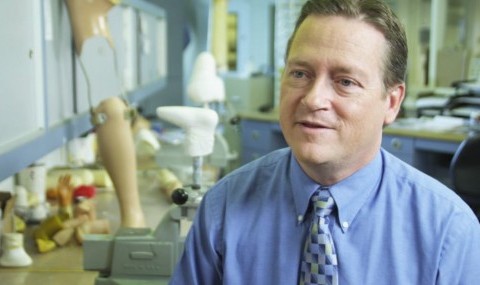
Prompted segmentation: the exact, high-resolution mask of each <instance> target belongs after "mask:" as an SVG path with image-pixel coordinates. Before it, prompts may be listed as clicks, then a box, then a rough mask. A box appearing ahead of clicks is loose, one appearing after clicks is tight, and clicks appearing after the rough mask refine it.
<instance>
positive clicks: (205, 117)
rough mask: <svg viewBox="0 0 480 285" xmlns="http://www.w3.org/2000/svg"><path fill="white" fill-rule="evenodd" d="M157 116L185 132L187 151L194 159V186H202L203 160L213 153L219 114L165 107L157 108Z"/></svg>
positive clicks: (193, 108)
mask: <svg viewBox="0 0 480 285" xmlns="http://www.w3.org/2000/svg"><path fill="white" fill-rule="evenodd" d="M157 116H158V117H159V118H160V119H162V120H165V121H168V122H170V123H172V124H175V125H177V126H179V127H181V128H182V129H183V130H184V131H185V133H186V137H185V151H186V153H187V154H188V155H189V156H191V157H193V159H194V160H193V170H194V174H193V184H194V185H196V186H200V185H201V166H202V158H203V157H204V156H206V155H208V154H210V153H212V151H213V145H214V142H215V128H216V126H217V123H218V114H217V113H216V112H215V111H213V110H210V109H204V108H197V107H187V106H165V107H158V108H157Z"/></svg>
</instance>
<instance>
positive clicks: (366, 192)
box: [290, 152, 382, 232]
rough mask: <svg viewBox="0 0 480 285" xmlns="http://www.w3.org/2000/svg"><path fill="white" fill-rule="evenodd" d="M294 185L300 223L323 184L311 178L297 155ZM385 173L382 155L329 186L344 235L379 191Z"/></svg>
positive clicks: (291, 164)
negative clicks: (372, 196) (372, 194)
mask: <svg viewBox="0 0 480 285" xmlns="http://www.w3.org/2000/svg"><path fill="white" fill-rule="evenodd" d="M290 155H291V159H290V169H291V175H292V176H291V180H290V181H291V183H292V185H291V186H292V187H291V189H292V191H293V199H294V201H295V207H296V211H297V212H296V214H297V220H298V222H299V223H301V222H303V220H304V217H305V214H306V212H307V209H308V205H309V203H310V197H311V196H312V194H313V193H314V192H315V191H316V190H317V189H318V188H319V187H321V185H319V184H318V183H316V182H315V181H314V180H313V179H311V178H310V177H309V176H308V175H307V174H306V173H305V172H304V171H303V170H302V168H301V167H300V165H299V164H298V161H297V160H296V158H295V156H294V155H293V153H290ZM381 172H382V158H381V154H380V152H378V153H377V155H376V156H375V158H374V159H373V160H372V161H371V162H370V163H368V164H367V165H366V166H364V167H363V168H361V169H360V170H358V171H357V172H355V173H354V174H352V175H351V176H349V177H347V178H345V179H343V180H342V181H340V182H338V183H336V184H334V185H331V186H329V189H330V193H331V195H332V197H333V199H334V200H335V204H336V205H337V211H338V222H339V223H340V226H341V228H342V231H343V232H346V231H347V230H348V228H349V227H350V225H351V224H352V222H353V220H354V219H355V216H356V215H357V213H358V212H359V211H360V209H361V208H362V206H363V205H364V204H365V202H366V201H367V198H368V197H369V196H370V194H371V193H372V192H373V191H374V190H375V189H377V188H378V185H379V183H380V179H381Z"/></svg>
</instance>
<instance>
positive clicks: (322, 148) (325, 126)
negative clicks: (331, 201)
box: [280, 16, 404, 184]
mask: <svg viewBox="0 0 480 285" xmlns="http://www.w3.org/2000/svg"><path fill="white" fill-rule="evenodd" d="M386 51H387V45H386V40H385V38H384V36H383V35H382V34H381V33H380V32H379V31H377V30H376V29H375V28H374V27H372V26H370V25H368V24H366V23H364V22H362V21H360V20H355V19H346V18H343V17H339V16H329V17H322V16H309V17H307V19H306V20H305V21H304V22H303V23H302V25H301V26H300V28H299V29H298V31H297V34H296V35H295V37H294V39H293V42H292V45H291V48H290V53H289V55H288V58H287V63H286V66H285V71H284V74H283V77H282V83H281V99H280V124H281V127H282V131H283V134H284V136H285V139H286V140H287V142H288V144H289V145H290V146H291V148H292V150H293V152H294V154H295V156H296V157H297V159H298V161H299V163H300V165H302V168H303V169H304V170H305V171H306V172H307V174H309V175H310V176H311V177H312V178H313V179H315V180H317V182H320V183H327V184H333V183H335V182H338V180H341V179H343V178H345V177H347V176H349V175H351V174H352V173H353V172H355V171H356V170H358V169H359V168H361V167H362V166H363V165H365V164H366V163H368V162H369V161H370V160H371V159H373V157H374V156H375V154H376V153H377V151H378V149H379V147H380V143H381V136H382V127H383V125H384V124H388V123H391V122H392V121H393V120H394V119H395V116H396V114H397V113H398V110H399V107H400V104H401V101H402V99H403V94H404V85H403V84H400V85H398V86H396V87H394V88H389V89H388V90H385V88H384V87H383V70H382V68H383V66H384V64H383V62H384V58H385V54H386ZM320 170H321V172H322V174H321V175H327V176H328V177H316V175H319V174H318V173H319V171H320ZM329 171H330V172H331V173H328V172H329ZM320 180H322V181H320Z"/></svg>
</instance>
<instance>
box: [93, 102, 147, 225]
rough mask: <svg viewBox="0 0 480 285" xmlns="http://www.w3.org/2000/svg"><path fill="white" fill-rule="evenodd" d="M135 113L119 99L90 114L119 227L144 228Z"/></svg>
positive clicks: (100, 106) (101, 104)
mask: <svg viewBox="0 0 480 285" xmlns="http://www.w3.org/2000/svg"><path fill="white" fill-rule="evenodd" d="M133 116H134V113H133V112H132V111H131V109H129V108H128V107H127V105H126V103H125V102H124V101H123V100H122V99H120V98H118V97H111V98H108V99H105V100H104V101H102V102H101V103H100V105H99V106H98V107H97V108H95V109H94V110H93V111H92V120H93V124H94V125H95V126H96V133H97V139H98V146H99V152H100V156H101V158H102V161H103V164H104V166H105V169H106V170H107V172H108V174H109V175H110V178H111V179H112V183H113V186H114V187H115V191H116V193H117V197H118V202H119V206H120V215H121V226H122V227H126V228H144V227H146V223H145V218H144V215H143V212H142V208H141V205H140V198H139V193H138V183H137V164H136V156H135V146H134V143H133V136H132V131H131V124H130V122H131V120H132V118H133Z"/></svg>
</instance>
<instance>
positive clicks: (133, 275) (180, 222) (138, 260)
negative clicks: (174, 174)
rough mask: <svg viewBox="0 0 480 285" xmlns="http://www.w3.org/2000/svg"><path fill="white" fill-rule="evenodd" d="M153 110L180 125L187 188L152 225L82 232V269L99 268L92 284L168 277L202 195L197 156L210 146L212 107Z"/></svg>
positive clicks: (213, 125)
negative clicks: (189, 176) (189, 170)
mask: <svg viewBox="0 0 480 285" xmlns="http://www.w3.org/2000/svg"><path fill="white" fill-rule="evenodd" d="M157 115H158V116H159V117H160V118H161V119H164V120H167V121H169V122H171V123H173V124H177V125H179V126H180V127H181V128H183V129H184V130H185V133H186V140H185V151H186V153H187V154H188V155H189V156H191V157H192V167H193V169H194V170H193V172H194V175H193V183H192V185H190V188H191V189H185V190H179V191H177V192H175V193H176V195H180V197H181V198H182V199H180V200H177V199H175V198H174V199H173V200H174V202H175V201H176V202H177V203H179V204H182V203H183V204H182V205H173V206H172V207H171V208H170V209H169V210H168V212H167V214H166V215H165V216H164V217H163V219H162V220H161V221H160V223H159V224H158V226H157V228H156V229H155V230H153V231H152V230H151V229H150V228H147V227H145V228H128V227H122V228H120V229H119V230H118V231H117V233H116V234H115V235H87V236H86V237H85V240H84V243H83V246H84V269H86V270H93V271H99V276H98V277H97V278H96V280H95V284H97V285H104V284H158V282H159V279H161V278H164V279H165V278H168V276H170V275H171V274H172V272H173V269H174V266H175V264H176V262H177V259H178V257H179V256H180V254H181V252H182V250H183V244H184V235H183V234H182V232H185V228H186V227H188V225H189V223H191V221H192V219H193V216H194V214H195V211H196V209H197V207H198V205H199V203H200V201H201V198H202V196H203V194H204V193H205V192H206V191H207V189H206V188H205V187H203V185H202V179H201V170H202V158H203V156H205V155H208V154H210V153H211V152H212V150H213V143H214V133H215V128H216V125H217V123H218V115H217V113H216V112H215V111H213V110H210V109H205V108H197V107H186V106H167V107H159V108H158V109H157Z"/></svg>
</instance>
